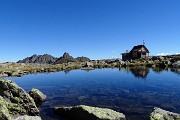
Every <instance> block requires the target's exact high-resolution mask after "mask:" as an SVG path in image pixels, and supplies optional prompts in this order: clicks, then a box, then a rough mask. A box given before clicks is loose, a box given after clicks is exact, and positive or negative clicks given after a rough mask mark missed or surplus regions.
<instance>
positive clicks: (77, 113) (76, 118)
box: [54, 105, 126, 120]
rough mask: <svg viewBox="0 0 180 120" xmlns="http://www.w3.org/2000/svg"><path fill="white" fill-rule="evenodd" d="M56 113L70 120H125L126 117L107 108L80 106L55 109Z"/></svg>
mask: <svg viewBox="0 0 180 120" xmlns="http://www.w3.org/2000/svg"><path fill="white" fill-rule="evenodd" d="M54 112H55V114H57V115H60V116H61V117H63V118H66V119H68V120H125V119H126V118H125V115H124V114H122V113H119V112H116V111H114V110H111V109H107V108H98V107H90V106H85V105H79V106H74V107H55V108H54Z"/></svg>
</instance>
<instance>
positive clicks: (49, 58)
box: [17, 52, 90, 64]
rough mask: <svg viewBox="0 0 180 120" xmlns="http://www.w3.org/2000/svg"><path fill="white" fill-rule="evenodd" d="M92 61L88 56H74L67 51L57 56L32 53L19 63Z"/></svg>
mask: <svg viewBox="0 0 180 120" xmlns="http://www.w3.org/2000/svg"><path fill="white" fill-rule="evenodd" d="M86 61H90V59H89V58H87V57H77V58H73V57H72V56H70V55H69V53H67V52H65V53H64V54H63V56H61V57H59V58H56V57H53V56H51V55H48V54H44V55H36V54H35V55H32V56H31V57H27V58H25V59H23V60H19V61H18V62H17V63H41V64H62V63H68V62H86Z"/></svg>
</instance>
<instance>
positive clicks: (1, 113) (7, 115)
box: [0, 96, 41, 120]
mask: <svg viewBox="0 0 180 120" xmlns="http://www.w3.org/2000/svg"><path fill="white" fill-rule="evenodd" d="M25 113H26V111H25V110H24V109H23V108H21V107H20V106H18V105H17V104H14V103H9V102H7V101H6V100H4V98H3V97H2V96H0V120H41V117H39V116H29V115H23V114H25Z"/></svg>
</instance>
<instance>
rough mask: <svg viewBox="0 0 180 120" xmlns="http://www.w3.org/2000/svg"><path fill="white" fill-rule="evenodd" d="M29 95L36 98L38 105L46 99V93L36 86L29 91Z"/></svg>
mask: <svg viewBox="0 0 180 120" xmlns="http://www.w3.org/2000/svg"><path fill="white" fill-rule="evenodd" d="M29 95H30V96H31V97H32V98H33V99H34V102H35V103H36V105H37V106H39V105H41V104H42V102H43V101H44V100H45V99H46V95H44V94H43V93H42V92H41V91H39V90H38V89H34V88H33V89H32V90H31V91H30V92H29Z"/></svg>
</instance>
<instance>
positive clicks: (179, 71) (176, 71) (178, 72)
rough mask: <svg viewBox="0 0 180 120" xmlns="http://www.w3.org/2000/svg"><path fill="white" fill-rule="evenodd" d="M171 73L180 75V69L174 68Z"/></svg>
mask: <svg viewBox="0 0 180 120" xmlns="http://www.w3.org/2000/svg"><path fill="white" fill-rule="evenodd" d="M171 71H172V72H174V73H177V74H179V75H180V68H172V69H171Z"/></svg>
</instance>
